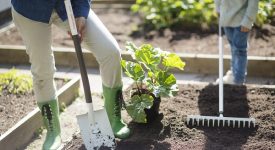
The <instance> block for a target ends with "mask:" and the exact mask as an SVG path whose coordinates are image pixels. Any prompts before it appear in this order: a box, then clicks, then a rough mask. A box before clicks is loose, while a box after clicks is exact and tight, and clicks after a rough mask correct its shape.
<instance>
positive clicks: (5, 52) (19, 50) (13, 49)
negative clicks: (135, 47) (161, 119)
mask: <svg viewBox="0 0 275 150" xmlns="http://www.w3.org/2000/svg"><path fill="white" fill-rule="evenodd" d="M83 54H84V59H85V60H86V61H85V63H86V66H87V67H91V68H97V67H98V63H97V61H96V59H95V57H94V56H93V54H92V53H90V52H88V51H87V50H84V51H83ZM177 54H178V55H179V56H180V57H181V59H182V60H183V61H185V62H186V67H185V70H184V71H181V72H179V71H178V70H173V72H177V73H198V74H217V73H218V61H219V56H218V55H212V54H183V53H177ZM0 56H1V59H0V63H1V64H13V65H17V64H29V59H28V55H27V54H26V52H25V47H24V46H13V45H0ZM54 56H55V60H56V62H55V63H56V65H57V66H66V67H78V63H77V59H76V55H75V52H74V49H73V48H54ZM17 58H20V59H17ZM122 58H123V59H125V60H132V58H131V55H130V54H129V53H127V52H125V51H122ZM87 60H89V61H87ZM229 64H230V56H229V55H225V56H224V71H226V70H228V69H229ZM258 66H260V67H258ZM274 66H275V57H262V56H248V68H247V72H248V74H249V76H254V77H259V76H260V77H275V69H274Z"/></svg>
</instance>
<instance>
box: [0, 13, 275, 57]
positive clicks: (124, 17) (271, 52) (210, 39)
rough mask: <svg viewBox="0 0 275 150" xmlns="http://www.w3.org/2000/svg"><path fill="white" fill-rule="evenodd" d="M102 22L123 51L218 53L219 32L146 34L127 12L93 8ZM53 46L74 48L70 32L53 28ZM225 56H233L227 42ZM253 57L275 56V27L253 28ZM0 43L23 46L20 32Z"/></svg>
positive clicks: (0, 38) (180, 30)
mask: <svg viewBox="0 0 275 150" xmlns="http://www.w3.org/2000/svg"><path fill="white" fill-rule="evenodd" d="M94 11H95V12H96V13H97V15H98V16H99V18H100V19H101V20H102V22H103V23H104V24H105V25H106V26H107V28H108V29H109V30H110V32H111V33H112V34H113V35H114V37H115V38H116V39H117V41H118V43H119V45H120V46H121V48H122V49H125V43H126V41H133V42H134V43H135V44H137V45H140V44H142V43H150V44H152V45H153V46H156V47H160V48H162V49H164V50H168V51H173V52H180V53H195V54H198V53H203V54H218V36H217V31H216V30H215V31H212V30H197V29H187V28H183V27H178V28H176V29H165V30H163V31H161V32H157V31H147V30H143V29H140V28H138V26H139V25H140V24H141V19H140V18H139V17H138V15H133V14H131V12H130V11H129V10H127V9H94ZM52 33H54V34H53V46H57V47H73V43H72V41H71V39H70V38H69V36H68V34H67V33H64V32H63V31H61V30H60V29H58V28H57V27H56V26H53V32H52ZM41 36H42V37H43V35H41ZM224 41H225V42H224V43H225V54H230V50H229V45H228V43H227V40H224ZM249 43H250V46H249V51H248V55H250V56H252V55H253V56H275V44H274V43H275V26H271V25H264V26H263V28H262V29H258V28H254V29H253V31H252V32H251V34H250V38H249ZM0 44H9V45H22V44H23V42H22V39H21V37H20V35H19V33H18V32H17V30H16V29H15V28H14V29H11V30H10V31H8V32H6V33H3V34H2V35H0Z"/></svg>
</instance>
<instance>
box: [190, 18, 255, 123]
mask: <svg viewBox="0 0 275 150" xmlns="http://www.w3.org/2000/svg"><path fill="white" fill-rule="evenodd" d="M223 100H224V99H223V44H222V31H221V24H220V23H219V116H200V115H188V116H187V124H188V125H192V126H194V125H197V126H208V127H209V126H213V127H214V126H218V127H219V126H222V127H224V126H228V127H233V128H234V127H238V128H240V127H242V128H245V127H248V128H250V127H255V126H256V121H255V119H254V118H238V117H224V116H223V109H224V108H223V107H224V106H223Z"/></svg>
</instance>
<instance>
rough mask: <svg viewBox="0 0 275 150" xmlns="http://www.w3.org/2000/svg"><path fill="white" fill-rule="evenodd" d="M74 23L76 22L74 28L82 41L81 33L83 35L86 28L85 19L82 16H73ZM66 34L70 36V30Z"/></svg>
mask: <svg viewBox="0 0 275 150" xmlns="http://www.w3.org/2000/svg"><path fill="white" fill-rule="evenodd" d="M75 23H76V28H77V32H78V35H79V37H80V41H81V42H82V40H83V35H84V32H85V28H86V19H85V18H84V17H78V18H75ZM68 34H69V35H70V36H72V34H71V32H70V31H69V32H68Z"/></svg>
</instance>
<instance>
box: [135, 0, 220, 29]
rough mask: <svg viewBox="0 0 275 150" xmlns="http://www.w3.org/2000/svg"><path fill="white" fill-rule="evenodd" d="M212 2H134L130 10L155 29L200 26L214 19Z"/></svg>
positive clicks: (141, 0)
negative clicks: (179, 25)
mask: <svg viewBox="0 0 275 150" xmlns="http://www.w3.org/2000/svg"><path fill="white" fill-rule="evenodd" d="M214 7H215V5H214V3H213V0H200V1H197V0H136V3H135V4H134V5H132V7H131V10H132V11H133V12H134V13H136V12H139V13H140V14H141V15H142V17H143V18H144V22H145V24H149V25H152V26H153V27H154V28H155V29H161V28H166V27H171V26H172V25H176V24H182V25H187V26H194V25H195V26H201V24H202V23H206V24H210V23H213V19H215V18H216V16H215V13H214V11H213V10H214Z"/></svg>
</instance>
